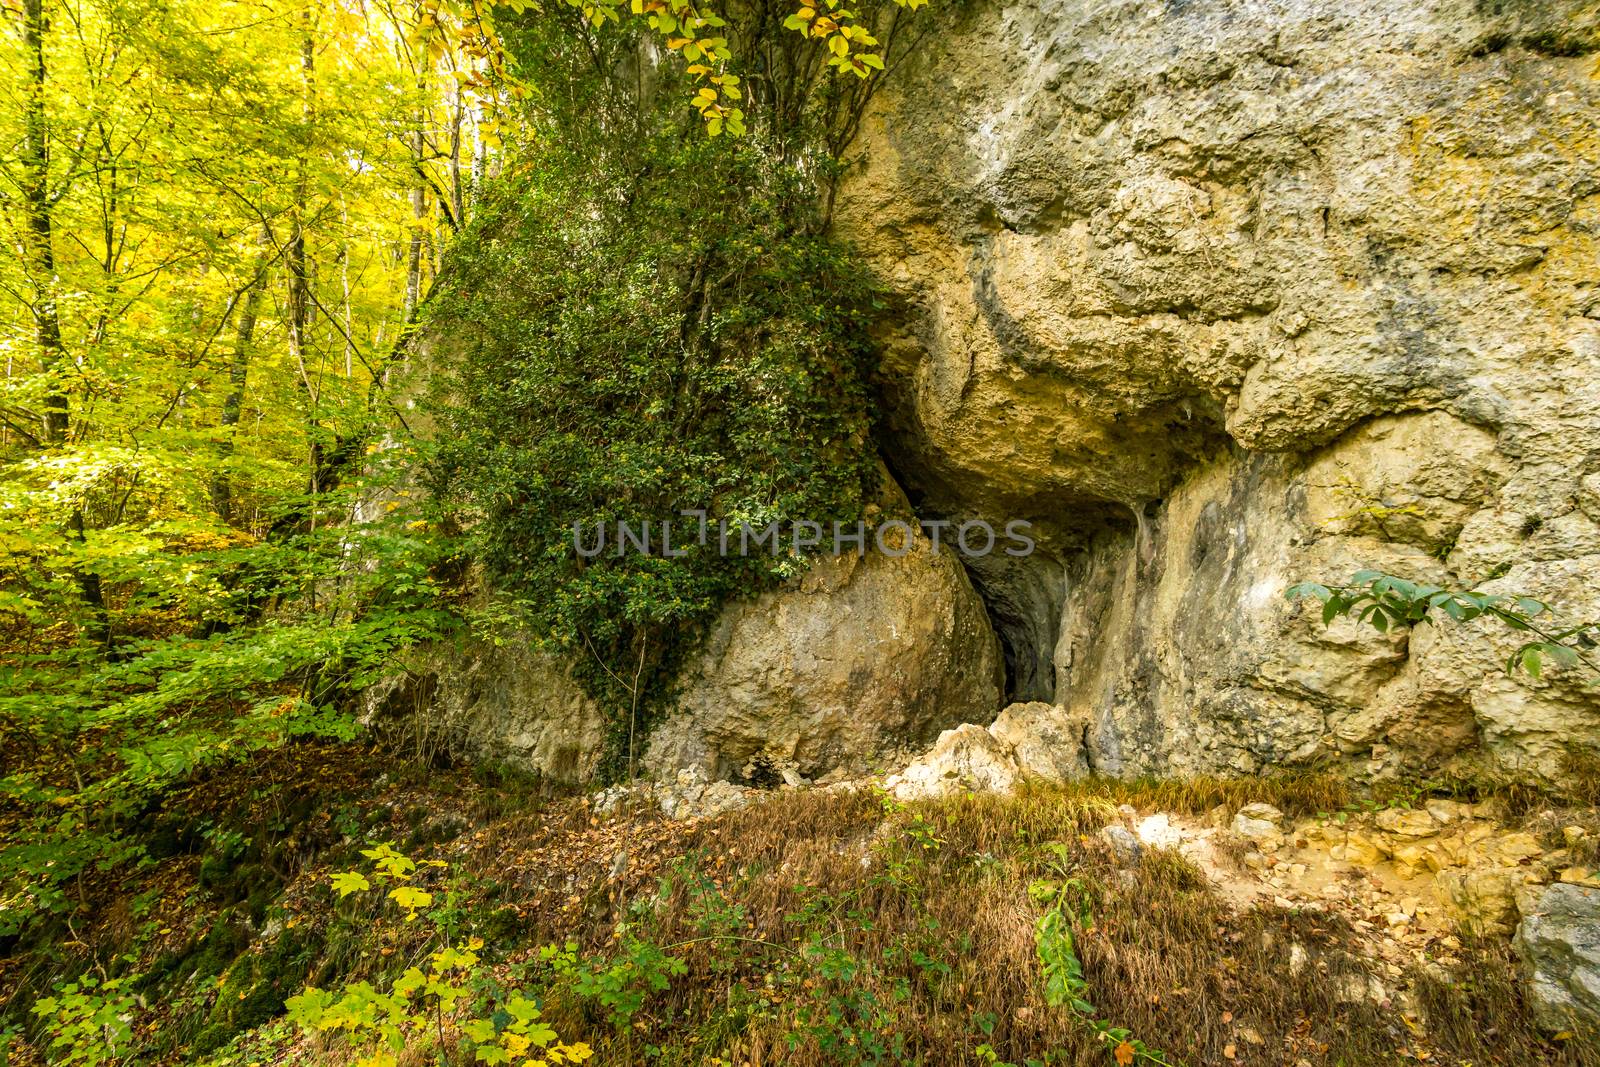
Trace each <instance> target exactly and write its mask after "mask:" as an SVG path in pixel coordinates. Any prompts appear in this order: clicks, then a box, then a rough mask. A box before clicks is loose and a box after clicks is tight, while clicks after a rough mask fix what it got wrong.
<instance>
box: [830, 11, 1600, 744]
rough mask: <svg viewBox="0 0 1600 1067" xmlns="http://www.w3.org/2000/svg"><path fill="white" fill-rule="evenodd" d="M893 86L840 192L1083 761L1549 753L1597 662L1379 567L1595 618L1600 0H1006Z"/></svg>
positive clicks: (1584, 697)
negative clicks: (1370, 573) (1375, 628)
mask: <svg viewBox="0 0 1600 1067" xmlns="http://www.w3.org/2000/svg"><path fill="white" fill-rule="evenodd" d="M934 17H935V18H936V19H940V20H942V21H941V22H940V23H939V24H938V27H937V32H936V33H933V34H930V35H929V42H930V43H929V44H928V45H927V46H926V47H925V48H923V49H922V50H921V51H920V52H919V53H918V54H917V55H915V56H914V57H913V58H912V59H911V60H910V61H909V62H908V64H907V65H906V66H905V67H903V68H902V69H901V71H900V72H899V73H898V74H897V76H896V78H894V79H892V80H891V81H890V82H889V83H888V84H887V85H886V87H885V88H884V89H883V90H882V91H881V92H880V94H879V95H878V97H877V98H876V100H875V102H874V104H873V106H872V108H871V110H870V112H869V114H868V115H867V117H866V120H865V123H864V125H863V132H862V134H861V136H860V138H859V139H858V142H857V144H856V146H855V148H854V150H853V151H854V153H855V156H856V162H857V167H856V169H855V170H854V172H853V173H852V176H851V177H850V178H849V180H848V181H847V183H846V184H845V186H844V188H843V189H842V191H841V194H840V199H839V209H838V216H837V228H838V230H839V231H840V232H841V233H843V234H844V235H846V236H848V237H850V238H852V239H854V240H855V241H856V242H857V243H858V244H859V245H860V247H861V248H862V250H863V251H864V252H865V253H867V254H868V255H869V256H871V257H873V258H874V260H875V262H876V264H877V266H878V268H879V269H880V271H881V272H882V274H883V275H884V277H886V278H887V279H888V280H889V281H890V282H891V284H892V285H893V287H894V288H895V289H897V290H898V292H899V293H900V295H901V298H902V307H901V308H900V311H899V313H898V315H897V316H896V319H895V326H894V328H893V329H892V330H891V331H890V334H889V336H888V337H887V338H886V341H887V344H888V348H889V356H888V360H887V364H886V377H887V380H888V390H889V404H890V435H889V446H888V449H889V459H890V462H891V464H892V465H893V466H894V467H895V468H896V472H897V474H898V475H899V476H900V478H901V480H902V481H903V482H904V483H905V485H906V487H907V489H908V490H909V491H910V492H911V494H912V497H913V500H914V502H915V503H916V504H917V506H918V507H919V510H921V511H922V512H923V513H924V514H939V515H944V516H948V517H953V518H959V519H964V518H984V519H987V520H989V521H991V522H1001V523H1003V522H1004V521H1006V520H1008V519H1012V518H1025V519H1029V520H1032V521H1033V522H1034V523H1035V524H1036V528H1037V530H1038V531H1039V532H1040V533H1041V534H1042V536H1041V543H1040V550H1039V551H1038V552H1037V553H1035V555H1033V556H1032V557H1029V558H1027V559H1024V560H1020V561H1013V560H989V561H976V565H975V566H974V567H973V570H972V577H973V579H974V581H975V584H976V585H977V587H978V589H979V591H980V592H981V593H982V594H983V596H984V598H985V600H986V602H987V604H988V608H989V613H990V617H991V619H992V620H993V622H994V623H995V626H996V628H997V630H998V631H999V633H1000V636H1001V639H1002V641H1003V643H1004V646H1005V656H1006V660H1007V666H1008V677H1009V683H1008V684H1009V688H1010V692H1011V696H1012V697H1013V698H1014V699H1017V700H1032V701H1044V702H1048V703H1051V704H1053V705H1055V706H1056V707H1057V708H1059V709H1061V711H1062V715H1063V717H1064V719H1071V720H1072V721H1077V720H1078V719H1080V718H1082V719H1084V720H1086V721H1087V722H1088V723H1089V727H1088V731H1087V737H1088V742H1087V752H1086V757H1087V759H1088V761H1089V764H1090V765H1091V766H1093V767H1094V768H1095V769H1098V770H1100V771H1103V772H1107V773H1113V774H1131V773H1138V772H1161V773H1174V772H1179V773H1181V772H1199V771H1215V772H1243V773H1251V772H1255V771H1258V770H1260V769H1262V768H1264V767H1267V766H1277V765H1284V764H1294V763H1298V762H1309V761H1312V760H1318V759H1324V758H1327V757H1335V758H1340V759H1344V760H1347V761H1349V762H1350V764H1351V765H1352V766H1353V768H1354V769H1356V770H1358V771H1361V772H1364V773H1365V772H1370V773H1375V774H1385V773H1392V772H1395V771H1399V770H1402V769H1409V770H1412V771H1416V770H1423V769H1426V770H1434V769H1438V768H1441V767H1443V766H1445V765H1447V764H1449V763H1450V762H1452V761H1477V760H1480V759H1483V758H1485V757H1487V758H1488V759H1489V760H1490V761H1492V762H1494V763H1497V764H1498V765H1500V766H1501V767H1509V768H1516V769H1526V770H1537V771H1541V772H1545V773H1550V772H1552V771H1554V769H1555V767H1556V765H1557V760H1558V757H1559V754H1560V751H1561V748H1562V746H1563V745H1565V744H1568V743H1573V742H1577V743H1582V744H1588V745H1597V744H1600V691H1597V689H1596V688H1595V687H1593V686H1587V685H1585V684H1584V682H1583V679H1581V678H1580V677H1578V676H1577V675H1576V674H1575V673H1573V672H1556V673H1553V674H1549V675H1547V676H1546V677H1545V678H1544V679H1543V680H1534V679H1529V678H1526V677H1520V678H1512V677H1507V676H1506V675H1505V673H1504V671H1503V670H1502V668H1501V664H1502V663H1503V662H1504V657H1505V655H1506V654H1508V653H1509V652H1510V650H1511V649H1512V648H1514V647H1515V646H1516V644H1517V643H1519V642H1517V640H1516V639H1515V638H1514V637H1512V636H1510V635H1507V634H1505V633H1503V632H1500V631H1497V630H1496V629H1494V628H1492V627H1490V626H1488V625H1483V626H1478V625H1471V626H1464V627H1443V628H1438V629H1433V628H1428V627H1419V628H1418V629H1417V630H1416V631H1415V632H1413V633H1411V634H1410V635H1409V636H1408V635H1404V634H1401V635H1392V636H1383V635H1379V634H1376V633H1372V632H1362V631H1360V630H1358V629H1356V628H1355V627H1354V626H1353V625H1351V624H1339V625H1336V626H1335V627H1334V628H1332V629H1331V630H1324V629H1323V628H1322V627H1321V625H1320V622H1319V621H1318V620H1317V619H1316V618H1314V617H1313V616H1312V613H1311V609H1310V608H1308V607H1299V606H1296V605H1292V604H1289V603H1287V602H1286V601H1285V600H1284V598H1283V595H1282V594H1283V590H1284V588H1285V587H1286V586H1288V585H1289V584H1291V583H1293V582H1295V581H1298V580H1303V579H1314V580H1342V579H1344V578H1347V577H1348V576H1349V574H1350V573H1351V572H1353V571H1354V570H1356V569H1359V568H1362V567H1375V568H1379V569H1385V570H1389V571H1391V572H1394V573H1400V574H1404V575H1408V576H1413V577H1417V578H1426V579H1433V580H1437V581H1441V582H1442V581H1446V580H1448V581H1450V582H1452V583H1458V584H1463V585H1466V584H1471V583H1475V582H1478V581H1481V580H1484V579H1487V578H1491V577H1492V576H1495V575H1499V576H1498V577H1493V580H1491V581H1488V583H1487V584H1486V585H1485V586H1484V588H1486V589H1489V590H1494V591H1516V592H1520V593H1527V594H1530V595H1534V596H1539V597H1542V598H1544V599H1546V600H1548V601H1550V602H1551V603H1552V604H1554V605H1556V606H1557V608H1558V609H1559V610H1560V612H1561V613H1562V614H1563V615H1564V616H1567V617H1570V618H1572V619H1574V620H1586V619H1594V618H1597V617H1600V64H1597V58H1596V53H1597V50H1600V5H1596V4H1594V3H1592V2H1591V3H1578V2H1571V0H1545V2H1536V0H1497V2H1491V0H1476V2H1474V0H1432V2H1429V0H1404V2H1400V3H1393V2H1384V3H1378V2H1375V0H1316V2H1312V0H1276V2H1265V3H1264V2H1259V0H1181V2H1180V0H1169V2H1166V3H1151V2H1147V0H1128V2H1100V0H1095V2H1090V0H1034V2H1026V3H1010V4H1005V3H998V2H993V0H988V2H979V3H975V4H972V5H966V6H962V7H960V8H959V9H955V8H951V9H947V10H945V11H944V12H942V13H936V14H935V15H934Z"/></svg>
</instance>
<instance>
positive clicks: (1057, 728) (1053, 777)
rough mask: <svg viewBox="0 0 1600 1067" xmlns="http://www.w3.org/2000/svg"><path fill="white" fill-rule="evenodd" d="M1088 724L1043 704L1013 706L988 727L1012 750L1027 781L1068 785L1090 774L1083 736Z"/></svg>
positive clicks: (1018, 768)
mask: <svg viewBox="0 0 1600 1067" xmlns="http://www.w3.org/2000/svg"><path fill="white" fill-rule="evenodd" d="M1087 725H1088V723H1087V721H1086V720H1085V719H1083V718H1076V719H1075V718H1072V717H1070V716H1068V715H1067V713H1066V712H1065V711H1064V710H1063V709H1061V708H1058V707H1055V706H1054V705H1051V704H1046V703H1043V702H1040V701H1034V702H1032V703H1027V704H1011V705H1009V706H1007V707H1006V709H1005V710H1004V711H1002V712H1001V713H1000V715H999V717H998V718H996V719H995V721H994V722H993V723H991V724H990V726H989V732H990V733H991V734H993V735H994V738H995V740H996V741H998V742H1000V744H1001V745H1003V746H1005V747H1007V748H1009V749H1010V750H1011V754H1012V758H1013V759H1015V760H1016V764H1017V771H1018V773H1019V774H1020V775H1021V776H1022V777H1024V778H1035V779H1039V780H1041V781H1045V782H1057V783H1059V782H1066V781H1070V780H1072V779H1074V778H1082V777H1083V776H1084V775H1086V774H1088V773H1089V767H1088V764H1087V762H1086V761H1085V759H1084V747H1083V734H1084V730H1085V729H1086V727H1087Z"/></svg>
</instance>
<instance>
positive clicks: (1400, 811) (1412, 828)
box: [1373, 808, 1439, 837]
mask: <svg viewBox="0 0 1600 1067" xmlns="http://www.w3.org/2000/svg"><path fill="white" fill-rule="evenodd" d="M1373 821H1374V822H1376V823H1377V824H1378V828H1379V829H1380V830H1385V831H1387V832H1389V833H1391V834H1399V835H1401V836H1403V837H1432V836H1433V835H1434V834H1436V833H1438V832H1439V823H1438V822H1437V821H1436V820H1435V819H1434V817H1433V816H1432V815H1430V814H1428V813H1427V812H1426V811H1415V810H1412V809H1409V808H1385V809H1384V810H1382V811H1380V812H1378V815H1377V818H1376V819H1374V820H1373Z"/></svg>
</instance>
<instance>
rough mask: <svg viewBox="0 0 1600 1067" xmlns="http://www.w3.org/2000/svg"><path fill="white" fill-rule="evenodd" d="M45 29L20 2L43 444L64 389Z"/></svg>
mask: <svg viewBox="0 0 1600 1067" xmlns="http://www.w3.org/2000/svg"><path fill="white" fill-rule="evenodd" d="M48 29H49V24H48V22H47V21H46V19H45V14H44V0H23V2H22V44H23V50H24V52H26V54H27V57H28V60H27V62H28V68H29V70H28V88H27V90H26V93H27V100H26V102H25V103H24V105H23V117H22V125H23V137H22V202H23V211H24V214H25V215H26V217H27V221H28V233H27V242H28V258H29V261H30V262H29V264H28V269H29V271H30V272H31V273H32V274H33V291H34V298H33V327H34V342H35V343H36V344H37V345H38V346H39V361H40V363H41V364H42V365H43V367H44V372H45V373H46V374H47V375H50V376H51V377H52V380H51V382H50V387H49V392H48V393H46V394H45V402H44V406H45V410H44V438H43V443H44V444H45V446H46V447H52V446H57V445H62V444H65V443H66V440H67V393H66V390H65V389H63V388H62V385H61V382H60V381H59V379H56V378H55V377H54V376H55V374H56V372H57V371H59V369H60V365H61V354H62V353H61V320H60V318H59V316H58V312H57V309H56V254H55V242H54V237H53V235H52V233H51V229H52V222H53V220H52V218H51V214H52V209H53V208H54V206H55V205H54V204H53V203H52V201H51V198H50V141H49V126H48V124H47V122H46V119H45V109H44V103H45V68H44V37H45V33H46V32H47V31H48Z"/></svg>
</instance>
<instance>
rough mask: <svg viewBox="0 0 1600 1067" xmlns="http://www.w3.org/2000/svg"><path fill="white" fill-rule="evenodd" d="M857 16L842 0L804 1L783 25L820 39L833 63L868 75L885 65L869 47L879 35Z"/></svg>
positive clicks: (905, 4) (845, 70) (903, 1)
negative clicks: (857, 20)
mask: <svg viewBox="0 0 1600 1067" xmlns="http://www.w3.org/2000/svg"><path fill="white" fill-rule="evenodd" d="M900 2H901V6H903V7H912V8H915V7H918V6H920V4H921V3H926V2H927V0H919V2H918V3H910V2H908V0H900ZM856 18H857V15H856V12H854V11H852V10H850V9H849V8H847V7H843V6H841V5H840V3H839V0H813V2H808V3H805V4H802V6H801V7H800V8H799V10H797V11H796V12H795V13H794V14H792V15H790V16H789V17H788V18H787V19H785V20H784V22H783V25H784V28H785V29H790V30H794V31H796V32H797V33H802V34H805V35H806V36H807V37H808V38H812V39H814V40H817V41H820V42H821V43H822V44H823V45H824V46H825V47H826V48H827V50H828V53H829V55H828V65H829V66H830V67H833V68H834V69H835V70H838V71H840V72H842V73H848V74H854V75H855V76H856V77H858V78H865V77H867V76H869V75H870V74H871V73H872V72H873V71H875V70H882V69H883V57H882V56H881V55H879V54H878V53H876V52H871V51H867V49H870V48H872V47H874V46H875V45H877V43H878V39H877V38H876V37H874V36H872V34H871V33H870V32H868V30H867V28H866V27H865V26H862V25H859V24H858V23H857V22H856V21H855V20H856Z"/></svg>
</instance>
